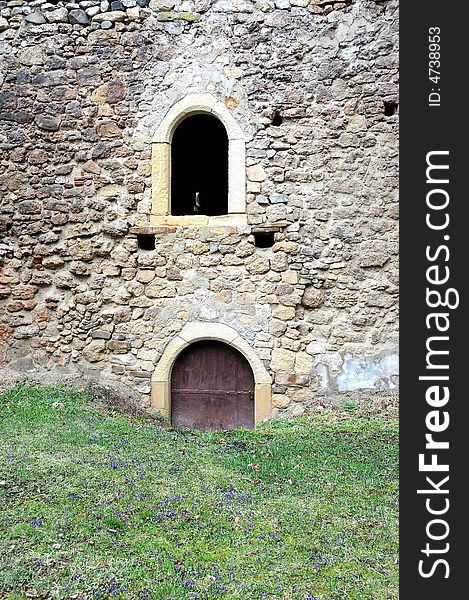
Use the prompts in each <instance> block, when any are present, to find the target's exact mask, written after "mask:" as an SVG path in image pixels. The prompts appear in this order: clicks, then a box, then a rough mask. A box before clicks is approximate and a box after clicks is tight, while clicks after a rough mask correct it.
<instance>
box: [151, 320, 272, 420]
mask: <svg viewBox="0 0 469 600" xmlns="http://www.w3.org/2000/svg"><path fill="white" fill-rule="evenodd" d="M200 340H217V341H220V342H225V343H226V344H228V345H230V346H232V347H233V348H235V349H236V350H238V351H239V352H240V353H241V354H242V355H243V356H244V357H245V358H246V360H247V361H248V363H249V365H250V366H251V369H252V373H253V376H254V423H255V425H258V424H259V423H261V422H262V421H263V420H264V419H268V418H270V417H271V416H272V379H271V377H270V375H269V373H268V371H267V369H266V368H265V366H264V364H263V363H262V361H261V360H260V359H259V357H258V356H257V354H256V353H255V351H254V350H253V349H252V348H251V346H250V345H249V344H248V342H247V341H246V340H245V339H243V338H242V337H241V336H240V335H239V334H238V332H237V331H235V330H234V329H233V328H232V327H229V326H228V325H224V324H222V323H202V322H194V323H187V324H186V325H185V326H184V327H183V329H182V330H181V331H180V332H179V333H178V334H177V335H176V336H175V337H174V338H173V339H172V340H171V341H170V342H169V343H168V345H167V346H166V348H165V350H164V352H163V355H162V356H161V358H160V360H159V362H158V365H157V366H156V369H155V371H154V373H153V375H152V379H151V404H152V407H153V408H155V409H156V410H158V411H159V412H160V413H161V414H163V415H165V416H167V417H169V416H170V415H171V373H172V369H173V366H174V363H175V361H176V359H177V357H178V356H179V355H180V353H181V352H182V351H183V350H184V349H185V348H187V347H188V346H189V345H190V344H192V343H194V342H197V341H200Z"/></svg>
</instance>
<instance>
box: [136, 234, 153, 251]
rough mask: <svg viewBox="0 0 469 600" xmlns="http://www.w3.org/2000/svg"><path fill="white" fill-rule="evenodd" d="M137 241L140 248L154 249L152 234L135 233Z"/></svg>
mask: <svg viewBox="0 0 469 600" xmlns="http://www.w3.org/2000/svg"><path fill="white" fill-rule="evenodd" d="M137 243H138V247H139V248H140V250H154V249H155V236H154V235H143V234H140V235H137Z"/></svg>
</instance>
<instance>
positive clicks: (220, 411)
mask: <svg viewBox="0 0 469 600" xmlns="http://www.w3.org/2000/svg"><path fill="white" fill-rule="evenodd" d="M171 423H172V424H173V425H175V426H176V427H191V428H193V429H238V428H242V427H243V428H249V429H252V428H253V427H254V376H253V374H252V370H251V367H250V365H249V363H248V361H247V360H246V359H245V358H244V356H243V355H242V354H241V353H240V352H238V351H237V350H235V349H234V348H232V347H231V346H228V344H224V343H222V342H215V341H202V342H195V343H194V344H191V345H190V346H189V347H188V348H186V349H185V350H184V351H183V352H181V354H180V355H179V357H178V358H177V360H176V362H175V364H174V367H173V372H172V376H171Z"/></svg>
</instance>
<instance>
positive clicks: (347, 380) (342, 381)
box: [336, 354, 399, 392]
mask: <svg viewBox="0 0 469 600" xmlns="http://www.w3.org/2000/svg"><path fill="white" fill-rule="evenodd" d="M398 373H399V357H398V356H397V354H391V355H390V356H384V357H383V358H381V359H380V360H374V359H372V358H369V359H364V360H360V361H357V360H355V359H353V358H351V357H346V358H345V359H344V364H343V366H342V373H341V374H340V375H339V376H338V377H337V379H336V381H337V387H338V389H339V391H341V392H351V391H354V390H359V389H362V388H367V389H369V388H374V387H375V386H376V385H377V384H378V383H379V382H380V381H381V380H383V379H384V380H386V383H387V386H388V387H389V388H391V389H392V388H395V387H396V386H395V384H394V383H393V381H392V377H393V376H395V375H397V374H398Z"/></svg>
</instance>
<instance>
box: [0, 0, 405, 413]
mask: <svg viewBox="0 0 469 600" xmlns="http://www.w3.org/2000/svg"><path fill="white" fill-rule="evenodd" d="M397 35H398V21H397V1H396V0H381V1H378V0H347V1H345V2H338V1H336V0H183V1H182V2H179V1H177V0H120V1H119V0H109V1H108V0H103V1H97V0H82V1H78V0H77V1H76V2H73V1H70V2H67V1H60V0H59V1H55V2H52V1H51V2H47V1H45V0H33V1H30V2H26V1H23V0H0V150H1V155H0V160H1V163H0V164H1V167H0V195H1V214H0V363H1V364H2V365H4V366H8V367H10V368H11V369H13V370H17V371H20V372H26V373H34V372H36V373H46V372H51V373H60V374H61V376H63V377H66V376H68V375H80V376H81V377H83V378H85V379H87V378H88V379H93V378H105V379H106V380H109V381H111V382H113V381H114V382H116V385H117V384H119V385H121V386H124V387H125V388H126V389H128V390H129V391H132V392H133V393H137V394H138V396H139V399H140V400H141V402H143V403H144V404H148V403H149V399H150V387H151V377H152V373H153V372H154V370H155V368H156V367H157V365H158V361H159V359H160V357H161V356H162V354H163V352H164V350H165V347H166V346H167V344H168V343H169V342H170V341H171V340H172V339H173V338H174V336H176V335H177V333H178V332H180V331H181V330H182V328H183V327H184V326H185V325H186V324H188V323H191V322H198V323H200V322H202V323H205V322H206V323H212V324H213V323H220V324H224V325H229V326H230V327H231V328H233V330H235V331H236V332H237V333H238V334H239V336H240V337H241V338H243V339H244V340H245V341H246V342H247V343H248V344H249V345H250V347H251V348H252V349H253V350H254V352H255V353H256V355H257V356H258V357H259V359H260V360H261V361H262V362H263V364H264V365H265V367H266V369H267V371H268V372H269V374H270V376H271V377H272V406H273V414H274V415H275V414H280V415H298V414H302V413H303V412H304V411H305V410H311V409H314V408H315V407H318V406H324V405H327V404H342V403H343V402H344V400H346V399H350V398H353V399H354V400H355V401H361V400H367V399H371V400H374V401H380V402H389V401H391V399H392V398H393V397H394V395H395V387H396V385H397V366H398V365H397V349H398V337H397V336H398V333H397V308H398V304H397V302H398V262H397V261H398V233H397V228H398V205H397V184H398V173H397V167H398V163H397V159H398V136H397V119H398V98H397V89H398V88H397V85H398V51H397V39H398V38H397ZM199 93H209V94H211V95H212V96H214V97H215V98H216V99H217V100H220V101H222V102H224V103H225V105H226V107H228V109H229V110H230V112H231V114H232V116H233V117H234V119H235V120H236V122H237V123H238V124H239V126H240V127H241V129H242V131H243V134H244V136H245V140H246V165H245V167H246V192H247V196H246V197H247V208H246V213H247V225H242V226H239V227H236V226H226V227H210V226H200V227H198V226H187V227H185V226H167V227H160V228H154V237H155V249H154V250H146V249H144V248H141V247H139V244H138V238H137V234H136V233H135V231H138V229H137V228H139V227H140V228H144V227H146V226H148V225H149V224H150V211H151V196H152V177H151V170H152V162H151V151H152V150H151V140H152V135H153V133H154V131H155V130H156V128H157V127H158V125H159V124H160V122H161V120H162V119H163V117H164V115H165V114H166V113H167V112H168V110H169V109H170V108H171V107H172V106H173V105H174V104H175V103H176V102H178V101H179V100H181V99H182V98H183V97H184V96H185V95H187V94H199ZM207 168H210V165H208V166H207ZM262 228H266V230H268V231H273V232H274V243H273V246H271V247H267V248H259V247H256V245H255V237H254V234H255V232H256V231H259V230H262Z"/></svg>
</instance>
